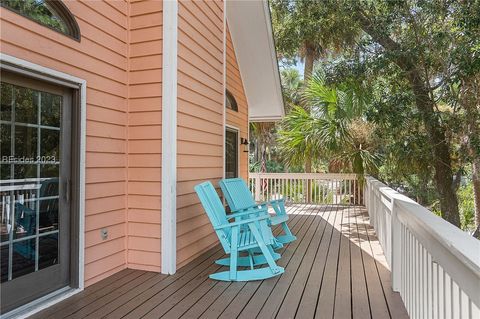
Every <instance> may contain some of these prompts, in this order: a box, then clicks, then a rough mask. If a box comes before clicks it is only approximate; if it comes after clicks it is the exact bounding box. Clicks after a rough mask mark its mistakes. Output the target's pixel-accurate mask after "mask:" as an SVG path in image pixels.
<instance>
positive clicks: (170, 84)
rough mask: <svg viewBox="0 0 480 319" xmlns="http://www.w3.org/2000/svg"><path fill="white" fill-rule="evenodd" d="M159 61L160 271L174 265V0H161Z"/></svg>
mask: <svg viewBox="0 0 480 319" xmlns="http://www.w3.org/2000/svg"><path fill="white" fill-rule="evenodd" d="M162 52H163V61H162V66H163V68H162V81H163V83H162V196H161V198H162V205H161V207H162V211H161V214H162V218H161V220H162V226H161V228H162V229H161V232H162V233H161V263H162V273H163V274H170V275H173V274H174V273H175V272H176V269H177V216H176V215H177V63H178V61H177V60H178V1H177V0H172V1H164V2H163V51H162Z"/></svg>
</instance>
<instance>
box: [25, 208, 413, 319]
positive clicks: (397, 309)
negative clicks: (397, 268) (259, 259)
mask: <svg viewBox="0 0 480 319" xmlns="http://www.w3.org/2000/svg"><path fill="white" fill-rule="evenodd" d="M288 212H289V214H290V219H289V225H290V228H291V230H292V232H293V233H294V234H295V235H296V236H297V240H296V241H295V242H293V243H290V244H288V245H285V247H284V248H282V249H281V250H280V252H281V254H282V258H281V259H280V260H279V261H278V264H279V265H280V266H282V267H285V273H284V274H282V275H281V276H278V277H275V278H270V279H268V280H264V281H255V282H246V283H245V282H218V281H213V280H211V279H209V278H208V275H209V274H211V273H213V272H217V271H220V270H222V269H225V268H224V267H221V266H218V265H216V264H215V263H214V261H215V260H216V259H219V258H222V257H224V254H223V250H222V249H221V247H220V246H216V247H214V248H212V249H210V250H209V251H207V252H205V253H204V254H202V255H201V256H199V257H198V258H196V259H195V260H193V261H192V262H190V263H189V264H187V265H185V266H184V267H182V268H181V269H179V270H178V271H177V273H176V274H175V275H173V276H166V275H162V274H156V273H152V272H145V271H138V270H129V269H127V270H123V271H121V272H119V273H116V274H114V275H113V276H110V277H108V278H106V279H104V280H102V281H100V282H98V283H96V284H94V285H92V286H90V287H88V288H87V289H85V291H83V292H81V293H79V294H77V295H75V296H73V297H71V298H69V299H67V300H65V301H63V302H61V303H59V304H56V305H54V306H52V307H50V308H47V309H45V310H44V311H42V312H40V313H38V314H36V315H34V316H32V318H172V319H173V318H209V319H210V318H315V317H317V318H333V317H335V318H408V315H407V313H406V310H405V307H404V306H403V304H402V301H401V299H400V296H399V295H398V293H394V292H393V291H392V290H391V282H390V271H389V269H388V267H387V266H386V262H385V256H383V253H382V250H381V247H380V245H379V243H378V240H377V239H376V237H375V233H374V231H373V228H372V227H371V226H370V225H369V223H368V215H367V214H366V211H365V208H363V207H358V206H349V207H348V206H345V207H343V206H335V205H330V206H328V205H311V204H297V205H292V206H289V207H288ZM279 231H280V228H279V227H277V228H276V229H275V230H274V233H275V234H278V233H279Z"/></svg>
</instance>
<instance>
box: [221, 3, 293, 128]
mask: <svg viewBox="0 0 480 319" xmlns="http://www.w3.org/2000/svg"><path fill="white" fill-rule="evenodd" d="M226 7H227V8H226V11H227V22H228V27H229V29H230V34H231V36H232V41H233V46H234V48H235V54H236V56H237V61H238V65H239V68H240V73H241V75H242V80H243V86H244V89H245V94H246V95H247V101H248V106H249V120H250V121H253V122H269V121H276V120H279V119H281V118H282V117H283V116H284V115H285V109H284V105H283V97H282V89H281V86H280V75H279V71H278V63H277V57H276V52H275V43H274V40H273V33H272V25H271V20H270V10H269V7H268V1H262V0H243V1H242V0H227V2H226Z"/></svg>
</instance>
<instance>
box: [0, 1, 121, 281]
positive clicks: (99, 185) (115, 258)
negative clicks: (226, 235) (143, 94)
mask: <svg viewBox="0 0 480 319" xmlns="http://www.w3.org/2000/svg"><path fill="white" fill-rule="evenodd" d="M63 3H64V4H65V5H66V6H67V7H68V8H69V9H70V11H71V12H72V13H73V14H74V15H75V17H76V20H77V22H78V24H79V27H80V30H81V35H82V39H81V41H80V42H77V41H75V40H73V39H71V38H69V37H66V36H64V35H62V34H59V33H57V32H55V31H52V30H50V29H48V28H46V27H43V26H41V25H39V24H37V23H35V22H33V21H31V20H29V19H26V18H24V17H22V16H20V15H18V14H15V13H13V12H11V11H9V10H6V9H3V8H0V16H1V18H0V20H1V51H2V52H3V53H6V54H9V55H12V56H15V57H17V58H20V59H24V60H28V61H30V62H33V63H37V64H40V65H43V66H45V67H49V68H52V69H56V70H58V71H61V72H65V73H68V74H71V75H74V76H77V77H80V78H83V79H85V80H86V81H87V101H86V102H87V110H86V111H87V132H86V134H87V139H86V189H85V191H86V206H85V207H86V211H85V215H86V217H85V284H86V285H87V286H88V285H90V284H92V283H94V282H97V281H99V280H101V279H103V278H105V277H107V276H109V275H111V274H113V273H115V272H117V271H119V270H121V269H124V268H125V267H126V247H125V241H126V233H125V229H126V224H125V219H126V177H127V170H126V165H127V158H126V149H127V57H128V54H127V24H128V17H127V6H126V2H124V1H117V2H115V3H112V2H108V1H63ZM102 228H107V229H108V239H106V240H102V238H101V236H100V229H102Z"/></svg>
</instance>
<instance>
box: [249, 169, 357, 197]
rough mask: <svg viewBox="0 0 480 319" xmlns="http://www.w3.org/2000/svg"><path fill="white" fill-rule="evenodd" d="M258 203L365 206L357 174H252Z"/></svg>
mask: <svg viewBox="0 0 480 319" xmlns="http://www.w3.org/2000/svg"><path fill="white" fill-rule="evenodd" d="M249 177H250V178H249V187H250V190H251V191H252V193H253V194H254V195H255V200H257V201H266V200H272V199H278V198H284V199H285V201H286V202H289V203H315V204H348V205H352V204H355V205H356V204H363V187H362V186H361V183H360V182H359V180H358V176H357V175H356V174H330V173H250V174H249Z"/></svg>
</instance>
